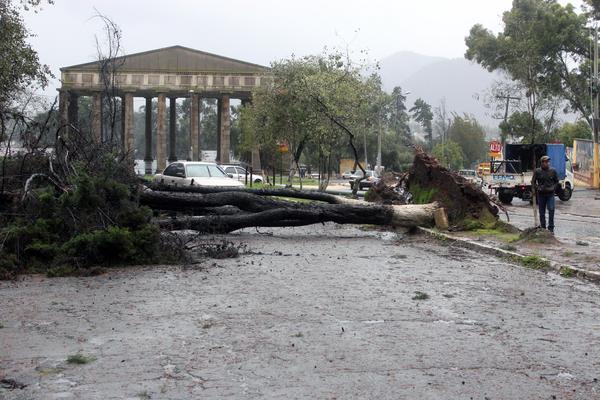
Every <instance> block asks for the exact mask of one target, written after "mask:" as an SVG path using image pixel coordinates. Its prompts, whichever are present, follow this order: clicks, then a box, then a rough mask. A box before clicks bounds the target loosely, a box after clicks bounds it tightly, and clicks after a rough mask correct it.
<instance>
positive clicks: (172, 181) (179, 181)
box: [153, 161, 244, 187]
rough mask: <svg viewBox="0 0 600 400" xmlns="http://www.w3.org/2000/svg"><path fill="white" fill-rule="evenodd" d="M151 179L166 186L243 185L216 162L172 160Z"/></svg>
mask: <svg viewBox="0 0 600 400" xmlns="http://www.w3.org/2000/svg"><path fill="white" fill-rule="evenodd" d="M153 180H154V182H156V183H159V184H162V185H167V186H194V185H197V186H229V187H244V184H243V183H242V182H239V181H238V180H236V179H232V178H230V177H229V176H227V174H226V173H225V171H223V170H222V169H221V167H219V166H218V165H217V164H215V163H209V162H198V161H183V162H181V161H179V162H174V163H172V164H170V165H169V166H168V167H167V168H165V170H164V171H163V173H162V174H156V175H155V176H154V179H153Z"/></svg>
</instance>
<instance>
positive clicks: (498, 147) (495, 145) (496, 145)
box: [490, 140, 502, 153]
mask: <svg viewBox="0 0 600 400" xmlns="http://www.w3.org/2000/svg"><path fill="white" fill-rule="evenodd" d="M501 151H502V143H500V142H499V141H497V140H492V141H491V142H490V153H500V152H501Z"/></svg>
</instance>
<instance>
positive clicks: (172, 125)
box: [169, 97, 177, 162]
mask: <svg viewBox="0 0 600 400" xmlns="http://www.w3.org/2000/svg"><path fill="white" fill-rule="evenodd" d="M176 101H177V98H176V97H169V162H175V161H177V138H176V134H177V129H176V128H177V109H176V107H177V103H176Z"/></svg>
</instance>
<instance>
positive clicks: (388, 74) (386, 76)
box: [380, 51, 445, 91]
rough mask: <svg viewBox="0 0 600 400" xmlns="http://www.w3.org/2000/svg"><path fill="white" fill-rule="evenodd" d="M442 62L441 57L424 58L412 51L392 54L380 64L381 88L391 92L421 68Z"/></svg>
mask: <svg viewBox="0 0 600 400" xmlns="http://www.w3.org/2000/svg"><path fill="white" fill-rule="evenodd" d="M444 60H445V59H444V58H442V57H433V56H425V55H423V54H418V53H413V52H412V51H399V52H398V53H394V54H392V55H391V56H388V57H386V58H384V59H383V60H381V62H380V67H381V69H380V74H381V79H382V81H383V87H384V88H385V89H386V90H389V91H391V90H392V89H393V88H394V86H398V83H399V82H403V81H404V80H405V79H407V78H409V77H410V76H412V75H413V74H414V73H416V72H418V71H419V70H420V69H421V68H423V67H426V66H428V65H431V64H435V63H437V62H441V61H444Z"/></svg>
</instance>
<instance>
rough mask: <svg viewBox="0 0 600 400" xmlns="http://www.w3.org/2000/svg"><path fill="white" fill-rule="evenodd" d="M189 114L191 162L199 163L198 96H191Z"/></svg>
mask: <svg viewBox="0 0 600 400" xmlns="http://www.w3.org/2000/svg"><path fill="white" fill-rule="evenodd" d="M191 107H192V110H191V113H192V115H191V116H190V147H191V148H192V160H193V161H199V160H200V151H199V150H200V124H199V117H200V96H199V95H197V94H192V103H191Z"/></svg>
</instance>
